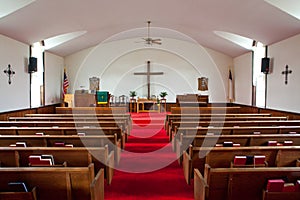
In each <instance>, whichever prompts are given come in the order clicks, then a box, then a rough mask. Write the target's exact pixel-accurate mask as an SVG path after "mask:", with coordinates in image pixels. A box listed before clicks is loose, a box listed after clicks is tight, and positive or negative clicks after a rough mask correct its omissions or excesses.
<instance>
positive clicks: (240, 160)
mask: <svg viewBox="0 0 300 200" xmlns="http://www.w3.org/2000/svg"><path fill="white" fill-rule="evenodd" d="M246 159H247V158H246V156H234V160H233V164H234V165H245V164H246Z"/></svg>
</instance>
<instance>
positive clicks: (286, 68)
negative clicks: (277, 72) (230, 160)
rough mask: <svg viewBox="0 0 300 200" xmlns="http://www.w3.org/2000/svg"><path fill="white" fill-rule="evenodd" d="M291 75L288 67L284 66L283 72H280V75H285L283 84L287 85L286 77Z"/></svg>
mask: <svg viewBox="0 0 300 200" xmlns="http://www.w3.org/2000/svg"><path fill="white" fill-rule="evenodd" d="M291 73H292V70H289V66H288V65H286V66H285V71H283V72H281V74H284V75H285V81H284V83H285V84H286V85H287V84H288V75H289V74H291Z"/></svg>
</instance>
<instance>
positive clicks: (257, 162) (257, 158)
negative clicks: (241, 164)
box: [253, 156, 266, 165]
mask: <svg viewBox="0 0 300 200" xmlns="http://www.w3.org/2000/svg"><path fill="white" fill-rule="evenodd" d="M265 160H266V156H254V158H253V162H254V165H262V164H265Z"/></svg>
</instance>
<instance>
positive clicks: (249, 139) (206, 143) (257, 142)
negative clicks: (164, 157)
mask: <svg viewBox="0 0 300 200" xmlns="http://www.w3.org/2000/svg"><path fill="white" fill-rule="evenodd" d="M228 141H230V142H233V143H234V144H240V146H242V147H243V146H268V141H277V142H278V143H281V144H283V143H284V141H292V142H293V144H292V145H293V146H300V134H267V135H219V136H216V135H196V136H184V135H183V134H181V136H180V137H179V139H178V140H177V141H176V148H175V150H176V155H177V158H178V162H179V164H181V163H182V153H183V151H186V150H187V149H188V148H189V147H190V145H192V146H193V147H214V146H216V144H223V143H224V142H228Z"/></svg>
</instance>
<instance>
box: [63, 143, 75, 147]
mask: <svg viewBox="0 0 300 200" xmlns="http://www.w3.org/2000/svg"><path fill="white" fill-rule="evenodd" d="M65 147H74V145H73V144H65Z"/></svg>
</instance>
